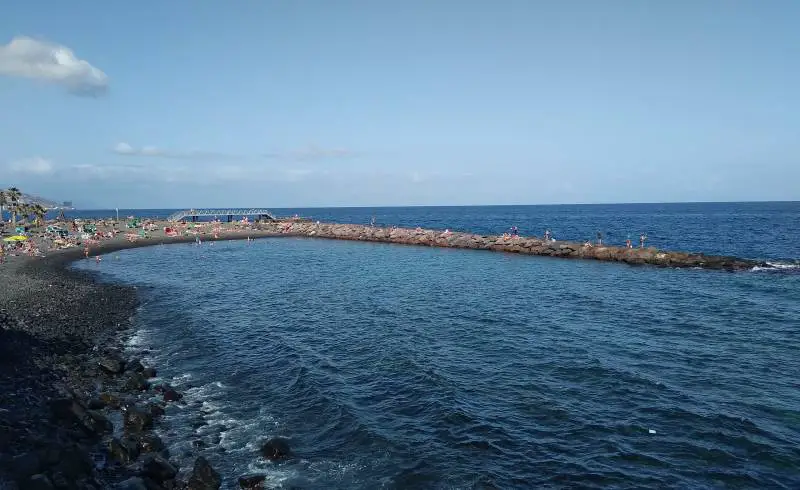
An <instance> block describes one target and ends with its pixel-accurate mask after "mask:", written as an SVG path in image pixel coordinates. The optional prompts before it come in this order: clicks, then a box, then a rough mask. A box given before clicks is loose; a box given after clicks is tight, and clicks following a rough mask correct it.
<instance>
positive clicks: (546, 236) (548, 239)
mask: <svg viewBox="0 0 800 490" xmlns="http://www.w3.org/2000/svg"><path fill="white" fill-rule="evenodd" d="M551 236H552V235H551V234H550V230H544V241H546V242H549V241H550V238H551Z"/></svg>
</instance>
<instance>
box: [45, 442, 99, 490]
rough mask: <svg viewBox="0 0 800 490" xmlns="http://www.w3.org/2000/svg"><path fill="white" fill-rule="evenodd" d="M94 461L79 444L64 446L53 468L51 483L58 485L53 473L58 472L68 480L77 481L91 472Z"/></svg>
mask: <svg viewBox="0 0 800 490" xmlns="http://www.w3.org/2000/svg"><path fill="white" fill-rule="evenodd" d="M93 467H94V463H93V461H92V458H91V456H90V455H89V452H88V451H87V450H86V449H84V448H83V447H81V446H78V445H74V446H72V447H69V448H65V450H63V451H62V452H61V461H60V462H59V463H58V465H56V467H55V468H54V470H55V471H54V481H53V483H55V484H56V486H58V482H56V481H55V474H56V473H60V474H61V475H63V477H64V478H66V479H67V480H68V481H73V482H74V481H77V480H81V479H83V478H85V477H88V476H90V475H91V474H92V469H93Z"/></svg>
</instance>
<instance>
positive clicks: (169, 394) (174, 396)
mask: <svg viewBox="0 0 800 490" xmlns="http://www.w3.org/2000/svg"><path fill="white" fill-rule="evenodd" d="M182 398H183V395H182V394H181V393H178V392H177V391H176V390H175V389H174V388H172V387H170V388H167V389H166V390H164V401H165V402H176V401H178V400H180V399H182Z"/></svg>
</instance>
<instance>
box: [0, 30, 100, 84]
mask: <svg viewBox="0 0 800 490" xmlns="http://www.w3.org/2000/svg"><path fill="white" fill-rule="evenodd" d="M0 75H5V76H9V77H22V78H31V79H38V80H45V81H48V82H52V83H57V84H60V85H63V86H65V87H66V88H67V89H68V90H69V91H70V92H72V93H73V94H76V95H101V94H103V93H105V91H106V90H107V89H108V76H106V74H105V73H103V72H102V71H101V70H100V69H98V68H95V67H94V66H92V65H91V64H89V62H88V61H86V60H82V59H79V58H77V57H76V56H75V53H74V52H73V51H72V50H71V49H69V48H67V47H66V46H61V45H59V44H54V43H48V42H45V41H39V40H36V39H31V38H29V37H22V36H20V37H15V38H13V39H12V40H11V42H9V43H8V44H5V45H0Z"/></svg>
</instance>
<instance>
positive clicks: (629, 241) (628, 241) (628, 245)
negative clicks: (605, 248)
mask: <svg viewBox="0 0 800 490" xmlns="http://www.w3.org/2000/svg"><path fill="white" fill-rule="evenodd" d="M625 246H626V247H628V248H633V244H632V243H631V236H630V235H628V239H627V240H625Z"/></svg>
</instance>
